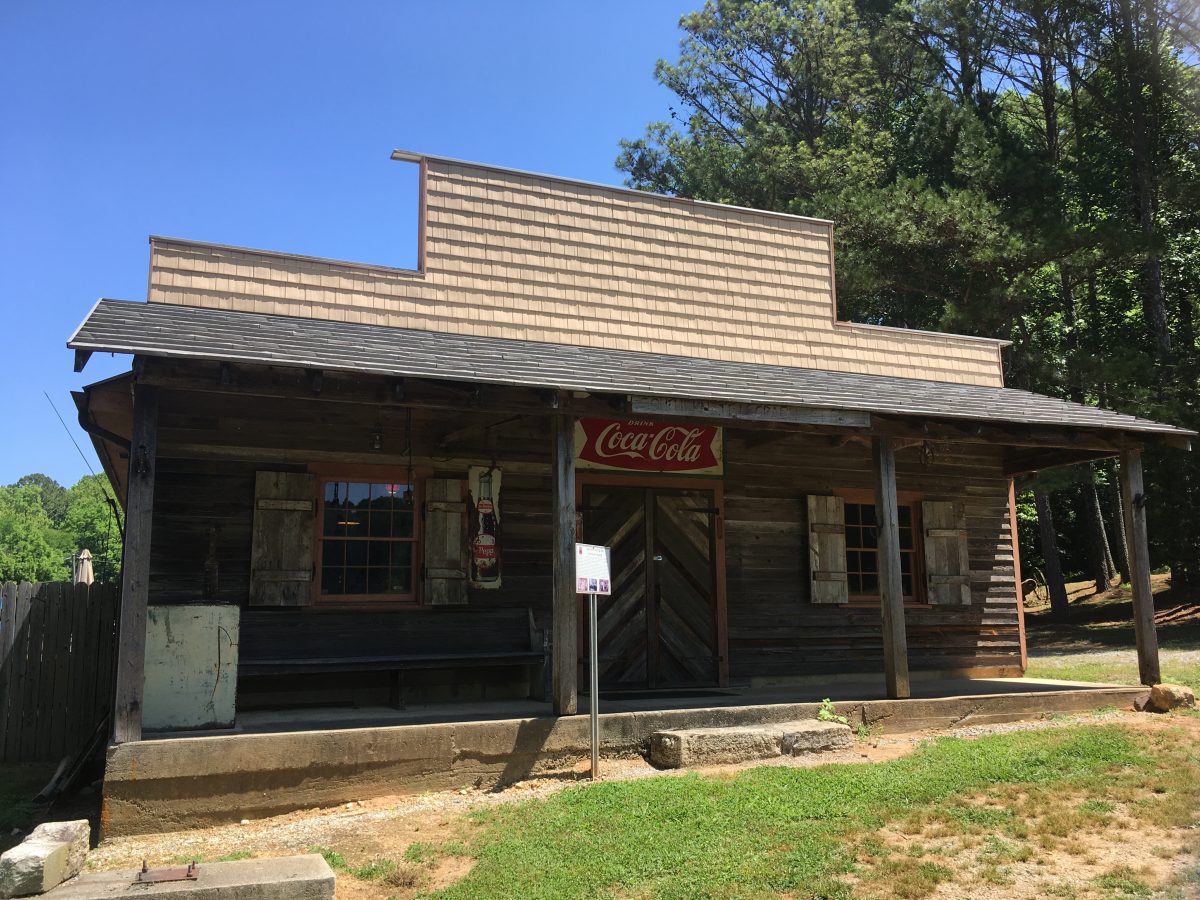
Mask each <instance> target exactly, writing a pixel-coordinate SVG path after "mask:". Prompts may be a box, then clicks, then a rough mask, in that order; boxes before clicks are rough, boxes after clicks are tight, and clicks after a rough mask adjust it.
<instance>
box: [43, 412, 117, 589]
mask: <svg viewBox="0 0 1200 900" xmlns="http://www.w3.org/2000/svg"><path fill="white" fill-rule="evenodd" d="M42 396H43V397H45V398H46V402H47V403H49V404H50V408H51V409H52V410H54V415H56V416H57V417H58V421H59V424H60V425H62V427H63V431H65V432H66V433H67V437H69V438H70V439H71V443H72V444H74V445H75V449H76V450H78V451H79V458H80V459H82V460H83V464H84V465H85V466H87V467H88V471H89V472H91V473H92V477H93V478H95V477H96V470H95V469H93V468H92V464H91V462H90V461H89V460H88V458H87V456H86V455H84V452H83V450H82V448H80V446H79V442H78V441H77V440H75V435H73V434H71V429H70V428H68V427H67V423H66V422H65V421H64V420H63V417H62V414H61V413H59V411H58V407H57V406H55V405H54V401H53V400H51V399H50V395H49V394H48V393H46V392H45V391H42ZM101 490H102V491H103V493H104V499H105V501H106V502H107V503H108V507H109V512H110V513H111V514H112V519H116V525H117V530H118V531H121V532H124V529H123V528H122V527H121V518H120V516H119V515H118V514H117V509H116V504H115V503H113V501H112V498H111V497H109V495H108V491H107V490H106V489H104V488H103V486H102V487H101ZM112 519H110V520H109V522H108V530H107V531H106V532H105V534H104V549H103V550H101V558H102V559H103V560H104V563H103V564H104V568H105V569H107V568H108V564H109V562H110V560H109V552H108V551H109V546H108V543H109V540H110V538H111V537H112V526H113V521H112ZM121 537H122V539H123V538H124V537H125V535H124V533H122V535H121Z"/></svg>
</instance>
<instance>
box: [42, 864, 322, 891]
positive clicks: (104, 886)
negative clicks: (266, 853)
mask: <svg viewBox="0 0 1200 900" xmlns="http://www.w3.org/2000/svg"><path fill="white" fill-rule="evenodd" d="M136 878H137V871H136V870H125V871H121V872H96V873H88V874H85V875H80V876H79V877H78V878H73V879H71V880H70V881H68V882H65V883H63V884H61V885H59V886H58V887H56V888H55V889H54V890H52V891H50V892H49V893H47V894H45V895H44V896H45V898H46V900H111V898H114V897H178V898H188V900H218V898H219V900H333V888H334V882H335V878H334V874H333V870H332V869H330V868H329V864H328V863H326V862H325V860H324V859H322V858H321V857H320V856H318V855H316V854H307V855H305V856H283V857H278V858H274V859H244V860H237V861H235V862H222V863H201V865H200V877H199V878H198V879H197V880H196V881H164V882H160V883H158V884H134V879H136Z"/></svg>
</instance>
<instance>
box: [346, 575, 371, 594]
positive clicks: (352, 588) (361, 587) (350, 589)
mask: <svg viewBox="0 0 1200 900" xmlns="http://www.w3.org/2000/svg"><path fill="white" fill-rule="evenodd" d="M366 592H367V570H366V569H347V570H346V586H345V590H344V593H347V594H365V593H366Z"/></svg>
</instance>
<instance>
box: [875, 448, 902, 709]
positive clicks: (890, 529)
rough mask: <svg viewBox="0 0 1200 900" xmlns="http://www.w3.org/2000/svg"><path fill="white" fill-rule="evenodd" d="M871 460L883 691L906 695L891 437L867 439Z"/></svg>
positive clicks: (895, 696) (899, 696)
mask: <svg viewBox="0 0 1200 900" xmlns="http://www.w3.org/2000/svg"><path fill="white" fill-rule="evenodd" d="M871 456H872V457H873V459H874V463H875V524H876V525H877V526H878V529H879V544H878V552H877V556H878V561H879V599H880V604H881V607H882V612H883V667H884V681H885V683H886V685H887V695H888V697H889V698H890V699H892V700H902V699H904V698H906V697H908V696H909V687H908V638H907V636H906V635H905V633H904V583H903V579H902V578H901V575H900V521H899V516H898V514H897V511H896V454H895V448H894V444H893V442H892V439H891V438H886V437H876V438H872V439H871Z"/></svg>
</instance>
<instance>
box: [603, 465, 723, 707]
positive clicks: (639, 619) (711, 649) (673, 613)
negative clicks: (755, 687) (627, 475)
mask: <svg viewBox="0 0 1200 900" xmlns="http://www.w3.org/2000/svg"><path fill="white" fill-rule="evenodd" d="M580 511H581V512H582V514H583V537H582V540H584V541H586V542H587V543H589V544H603V545H605V546H608V547H611V548H612V575H613V593H612V596H611V597H601V598H600V602H599V612H598V627H597V632H598V635H599V641H600V686H601V688H602V689H605V690H613V689H639V688H664V687H698V686H709V685H716V684H718V683H719V680H720V665H719V659H720V655H719V650H718V640H717V635H718V602H717V594H718V586H717V567H716V553H717V541H716V529H715V521H716V516H717V509H716V506H715V498H714V496H713V492H712V491H711V490H687V489H674V488H652V487H645V488H643V487H629V486H607V485H587V486H586V487H585V488H584V489H583V496H582V503H581V504H580ZM581 633H582V635H583V641H582V642H581V648H582V652H581V656H582V657H583V658H584V660H585V661H586V653H587V646H588V643H587V633H586V628H585V629H584V630H583V631H582V632H581ZM584 683H585V684H586V680H585V681H584Z"/></svg>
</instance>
